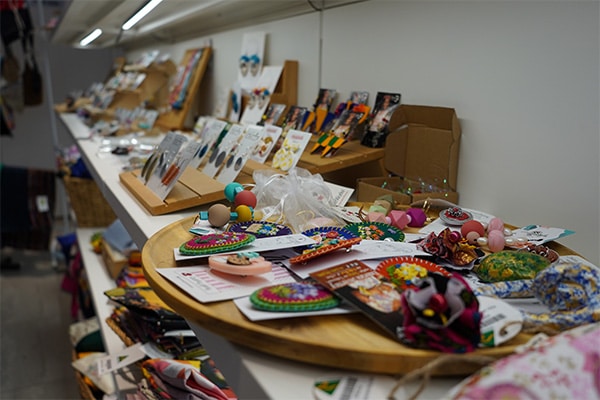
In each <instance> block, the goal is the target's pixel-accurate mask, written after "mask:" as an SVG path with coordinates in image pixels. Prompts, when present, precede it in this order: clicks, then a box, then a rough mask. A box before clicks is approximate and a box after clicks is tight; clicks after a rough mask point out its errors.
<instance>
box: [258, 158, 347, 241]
mask: <svg viewBox="0 0 600 400" xmlns="http://www.w3.org/2000/svg"><path fill="white" fill-rule="evenodd" d="M253 178H254V182H255V183H256V186H255V187H254V189H253V190H252V191H253V192H254V194H255V195H256V199H257V203H256V208H255V216H257V218H260V219H261V220H263V221H270V222H275V223H279V224H284V225H287V226H289V227H290V228H291V229H292V231H294V232H296V233H300V232H303V231H305V230H307V229H311V228H315V227H318V226H344V225H345V223H344V221H343V220H341V219H340V218H339V216H338V215H336V213H335V212H334V211H333V207H334V202H333V196H332V193H331V190H329V187H327V185H326V184H325V181H324V180H323V177H322V176H321V175H319V174H315V175H312V174H311V173H310V172H308V171H307V170H305V169H303V168H298V167H296V168H292V169H291V170H290V171H289V172H288V174H287V175H282V174H278V173H275V172H274V171H270V170H256V171H254V174H253Z"/></svg>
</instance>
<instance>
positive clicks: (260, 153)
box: [250, 125, 282, 164]
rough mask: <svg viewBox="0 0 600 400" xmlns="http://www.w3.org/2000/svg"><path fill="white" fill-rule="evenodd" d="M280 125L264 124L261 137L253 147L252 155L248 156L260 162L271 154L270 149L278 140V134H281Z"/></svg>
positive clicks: (262, 162)
mask: <svg viewBox="0 0 600 400" xmlns="http://www.w3.org/2000/svg"><path fill="white" fill-rule="evenodd" d="M281 131H282V129H281V127H279V126H275V125H265V126H264V131H263V135H262V138H261V140H260V142H258V145H257V146H256V147H255V148H254V151H253V152H252V155H251V156H250V158H251V159H252V160H254V161H258V162H259V163H261V164H264V162H265V161H266V160H267V158H268V157H269V154H271V150H273V147H274V146H275V143H277V140H279V136H281Z"/></svg>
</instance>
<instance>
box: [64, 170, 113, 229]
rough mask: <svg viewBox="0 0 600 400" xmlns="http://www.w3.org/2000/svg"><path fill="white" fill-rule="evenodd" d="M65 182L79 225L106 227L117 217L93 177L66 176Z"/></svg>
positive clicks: (83, 226) (81, 226) (82, 226)
mask: <svg viewBox="0 0 600 400" xmlns="http://www.w3.org/2000/svg"><path fill="white" fill-rule="evenodd" d="M63 182H64V184H65V189H66V191H67V195H68V196H69V202H70V203H71V208H72V209H73V212H74V213H75V218H76V219H77V226H79V227H80V228H89V227H105V226H108V225H110V224H112V223H113V222H114V221H115V220H116V219H117V216H116V215H115V213H114V211H113V210H112V208H111V207H110V205H109V204H108V202H107V201H106V199H105V198H104V196H103V195H102V193H101V192H100V189H99V188H98V185H96V182H94V180H93V179H84V178H77V177H72V176H64V177H63Z"/></svg>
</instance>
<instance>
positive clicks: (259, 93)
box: [247, 88, 271, 109]
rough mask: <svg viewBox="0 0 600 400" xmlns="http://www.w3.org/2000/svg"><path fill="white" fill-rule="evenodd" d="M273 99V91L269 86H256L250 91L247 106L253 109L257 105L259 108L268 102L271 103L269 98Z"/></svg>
mask: <svg viewBox="0 0 600 400" xmlns="http://www.w3.org/2000/svg"><path fill="white" fill-rule="evenodd" d="M270 99H271V92H270V91H269V89H267V88H255V89H254V90H253V91H252V92H251V93H250V98H249V99H248V105H247V107H248V108H250V109H252V108H254V107H255V106H257V107H258V108H259V109H260V108H264V107H265V106H266V105H267V104H269V100H270Z"/></svg>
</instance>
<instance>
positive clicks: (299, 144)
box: [273, 129, 312, 171]
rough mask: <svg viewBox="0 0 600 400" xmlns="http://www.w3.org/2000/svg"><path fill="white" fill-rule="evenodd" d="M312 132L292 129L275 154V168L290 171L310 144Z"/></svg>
mask: <svg viewBox="0 0 600 400" xmlns="http://www.w3.org/2000/svg"><path fill="white" fill-rule="evenodd" d="M311 137H312V134H311V133H309V132H303V131H299V130H296V129H292V130H290V131H289V132H288V133H287V135H286V136H285V140H284V141H283V144H282V145H281V148H280V149H279V150H277V152H276V153H275V155H274V156H273V168H278V169H280V170H282V171H289V170H290V169H292V168H294V167H295V166H296V164H297V163H298V160H300V157H301V156H302V152H304V149H305V148H306V146H307V145H308V142H309V141H310V138H311Z"/></svg>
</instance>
